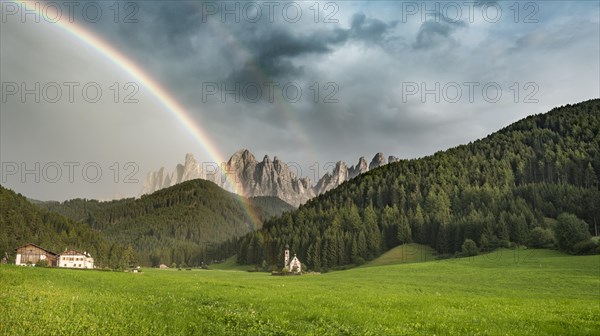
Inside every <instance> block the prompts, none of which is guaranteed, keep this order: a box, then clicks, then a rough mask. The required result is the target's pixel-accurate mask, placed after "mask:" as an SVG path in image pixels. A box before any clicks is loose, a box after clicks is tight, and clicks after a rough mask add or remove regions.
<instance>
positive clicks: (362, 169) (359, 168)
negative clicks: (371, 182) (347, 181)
mask: <svg viewBox="0 0 600 336" xmlns="http://www.w3.org/2000/svg"><path fill="white" fill-rule="evenodd" d="M368 170H369V166H368V165H367V160H365V157H364V156H361V157H360V159H358V164H356V166H352V167H350V169H349V171H348V178H353V177H356V176H358V175H360V174H362V173H366V172H367V171H368Z"/></svg>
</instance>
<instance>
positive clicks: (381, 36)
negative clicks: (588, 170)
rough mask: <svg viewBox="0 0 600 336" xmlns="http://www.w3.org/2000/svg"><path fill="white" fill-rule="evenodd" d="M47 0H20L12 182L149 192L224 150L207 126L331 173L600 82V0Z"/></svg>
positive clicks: (498, 123) (32, 193)
mask: <svg viewBox="0 0 600 336" xmlns="http://www.w3.org/2000/svg"><path fill="white" fill-rule="evenodd" d="M34 6H38V7H36V8H37V9H38V11H39V12H41V13H42V14H41V15H40V14H35V13H34V12H28V11H26V8H24V6H23V5H22V4H20V3H13V2H8V1H4V0H3V1H2V8H1V14H2V22H1V29H0V33H1V36H0V37H1V39H0V41H1V51H0V56H1V60H0V70H1V71H0V79H1V82H2V101H1V111H0V131H1V133H0V141H1V143H0V156H1V157H0V159H1V161H2V181H1V182H0V184H2V185H3V186H6V187H8V188H11V189H14V190H16V191H17V192H20V193H22V194H24V195H26V196H28V197H31V198H36V199H41V200H50V199H54V200H64V199H70V198H75V197H85V198H99V199H111V198H114V197H121V196H132V195H137V194H138V192H139V191H140V190H141V188H142V183H143V180H144V178H145V175H146V173H147V172H148V171H153V170H157V169H158V168H160V167H161V166H166V167H168V168H169V170H171V169H172V168H173V167H174V166H175V165H176V164H177V163H180V162H183V160H184V156H185V154H186V153H193V154H194V156H195V157H196V158H197V159H198V160H199V161H204V162H212V161H213V160H214V157H213V156H211V154H210V151H208V150H207V149H206V143H202V142H201V141H198V140H197V138H196V137H195V136H194V134H193V132H191V131H190V126H191V127H192V128H195V129H199V130H200V132H202V133H204V135H205V136H206V138H208V139H210V142H211V143H212V144H213V145H214V148H215V150H216V152H217V153H218V154H219V155H220V156H222V157H224V158H228V157H229V156H230V155H231V154H232V153H233V152H235V151H236V150H238V149H240V148H247V149H249V150H251V151H252V152H253V153H254V154H255V156H256V157H257V158H258V159H262V157H263V155H265V154H268V155H269V156H271V157H273V156H274V155H277V156H278V157H279V158H280V159H281V160H283V161H287V162H293V163H295V164H298V165H299V166H300V167H302V172H301V174H302V175H303V176H309V177H311V178H312V179H313V180H314V179H315V174H316V171H315V167H316V166H315V165H314V163H315V162H316V163H317V166H318V167H319V174H322V173H323V170H324V169H327V168H328V167H327V164H328V163H329V162H332V161H338V160H344V161H346V163H347V164H348V165H349V166H350V165H353V164H355V163H356V162H357V161H358V158H359V157H360V156H365V157H367V160H370V159H371V158H372V157H373V155H374V154H375V153H377V152H383V153H384V154H385V155H386V156H388V155H395V156H398V157H401V158H414V157H420V156H424V155H429V154H432V153H434V152H436V151H438V150H443V149H447V148H449V147H452V146H455V145H458V144H463V143H468V142H470V141H472V140H475V139H478V138H481V137H484V136H486V135H488V134H490V133H492V132H494V131H496V130H498V129H500V128H502V127H504V126H506V125H508V124H510V123H512V122H514V121H517V120H519V119H521V118H523V117H525V116H527V115H530V114H536V113H543V112H546V111H548V110H550V109H551V108H553V107H555V106H560V105H564V104H569V103H576V102H580V101H583V100H588V99H591V98H597V97H599V96H600V92H599V91H600V84H599V76H600V69H599V63H600V52H599V49H600V48H599V47H600V25H599V17H600V7H599V3H598V2H597V1H531V2H519V3H518V4H517V5H515V2H514V1H510V2H502V1H500V2H495V1H486V2H481V3H479V4H477V6H472V5H471V3H470V2H460V1H459V2H432V1H428V2H399V1H398V2H397V1H369V2H359V1H329V2H327V1H325V2H320V1H319V2H317V1H303V2H277V1H271V2H201V1H191V2H181V1H140V2H123V3H117V5H115V4H114V3H113V2H86V1H81V2H78V1H76V2H75V5H69V4H67V2H65V3H63V2H60V1H58V2H54V3H53V4H52V5H49V4H48V3H46V2H33V3H32V4H30V5H29V7H31V8H33V7H34ZM69 6H72V7H69ZM29 7H28V8H29ZM57 9H59V10H60V13H58V12H57ZM99 10H100V11H99ZM58 14H61V15H60V16H58ZM71 18H72V19H73V21H74V23H75V24H76V25H77V27H78V28H77V29H79V30H81V29H83V30H85V31H87V32H88V33H91V34H93V35H94V36H96V37H97V38H100V39H101V40H103V41H105V42H106V43H107V44H108V45H110V46H111V47H112V48H114V49H116V50H118V51H119V52H120V53H121V54H122V55H124V56H125V57H126V58H127V59H129V60H130V61H131V62H132V63H133V64H135V65H136V66H137V67H139V69H141V70H142V71H143V72H144V73H145V74H146V75H147V76H148V77H149V78H152V80H154V81H155V82H156V83H158V84H159V85H160V86H161V87H162V88H163V89H164V90H165V92H167V94H168V95H169V96H170V97H171V99H173V100H174V101H176V102H177V103H178V104H179V105H180V106H181V107H183V109H184V110H185V111H186V113H188V114H189V116H190V118H191V120H192V123H191V124H188V125H186V124H184V123H182V122H181V121H180V120H179V119H178V118H177V117H176V116H174V114H173V113H172V111H169V110H168V109H167V108H166V107H165V106H164V105H163V104H162V103H161V101H160V100H159V99H158V98H157V97H156V96H155V95H153V94H152V92H151V91H150V90H149V89H148V87H146V86H145V83H144V81H143V80H141V79H140V78H136V77H135V76H132V75H131V74H130V73H128V72H127V71H125V70H124V69H123V68H122V67H120V66H119V64H118V63H116V62H115V60H113V59H111V58H110V57H108V56H107V55H105V54H103V53H102V52H101V51H99V50H98V49H97V48H96V47H94V46H93V45H90V44H88V43H86V42H84V41H82V40H80V39H79V38H78V37H77V36H76V35H74V34H73V33H72V32H71V31H70V30H71V28H69V27H70V24H69V21H70V19H71ZM36 21H37V22H36ZM115 83H116V84H115ZM98 89H100V90H101V95H97V91H98ZM59 91H60V95H58V94H57V93H58V92H59ZM36 99H37V100H39V102H38V101H36ZM223 100H225V101H223ZM311 167H312V168H311ZM136 181H137V182H136Z"/></svg>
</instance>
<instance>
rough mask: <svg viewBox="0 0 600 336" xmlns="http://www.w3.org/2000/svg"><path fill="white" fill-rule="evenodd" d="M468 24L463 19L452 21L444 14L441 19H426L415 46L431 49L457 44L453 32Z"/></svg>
mask: <svg viewBox="0 0 600 336" xmlns="http://www.w3.org/2000/svg"><path fill="white" fill-rule="evenodd" d="M440 15H441V14H440ZM466 26H467V25H466V23H465V22H463V21H456V22H452V21H450V20H448V19H447V18H445V17H444V16H442V19H441V20H439V21H425V22H423V23H422V24H421V27H420V28H419V32H418V33H417V37H416V41H415V43H414V44H413V47H414V48H415V49H430V48H433V47H436V46H439V45H442V44H448V43H449V44H450V45H455V44H456V43H457V42H456V40H454V38H453V37H452V34H453V33H454V32H455V31H456V30H457V29H459V28H464V27H466Z"/></svg>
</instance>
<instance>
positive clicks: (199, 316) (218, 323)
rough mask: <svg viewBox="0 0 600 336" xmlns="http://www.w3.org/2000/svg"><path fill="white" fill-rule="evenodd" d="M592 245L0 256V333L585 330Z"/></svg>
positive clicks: (591, 311)
mask: <svg viewBox="0 0 600 336" xmlns="http://www.w3.org/2000/svg"><path fill="white" fill-rule="evenodd" d="M599 267H600V257H599V256H581V257H572V256H566V255H562V254H560V253H558V252H554V251H544V250H535V251H523V250H522V251H516V250H515V251H512V250H502V251H499V252H498V253H496V254H490V255H486V256H479V257H476V258H466V259H451V260H444V261H433V262H426V263H413V264H404V265H391V266H380V267H368V268H357V269H353V270H349V271H343V272H333V273H328V274H322V275H320V276H319V275H305V276H300V277H272V276H269V275H267V274H264V273H248V272H226V271H202V270H194V271H161V270H155V269H151V270H146V271H145V272H144V273H141V274H130V273H109V272H95V271H75V270H64V269H34V268H17V267H15V266H2V267H1V268H0V334H10V335H26V334H35V335H41V334H44V335H51V334H62V335H78V334H89V335H94V334H111V335H129V334H169V335H178V334H211V335H212V334H228V335H232V334H244V335H245V334H318V335H323V334H340V333H347V334H361V335H364V334H372V335H373V334H377V335H380V334H397V335H402V334H405V335H407V334H410V335H414V334H433V333H436V334H446V333H447V334H471V335H475V334H478V335H479V334H485V335H488V334H518V335H526V334H562V335H569V334H578V335H586V334H588V335H591V334H597V331H598V330H600V321H599V320H598V316H600V306H599V304H598V297H599V295H600V293H599V288H600V287H599V285H600V280H599V279H600V278H599V277H598V275H599V272H600V268H599Z"/></svg>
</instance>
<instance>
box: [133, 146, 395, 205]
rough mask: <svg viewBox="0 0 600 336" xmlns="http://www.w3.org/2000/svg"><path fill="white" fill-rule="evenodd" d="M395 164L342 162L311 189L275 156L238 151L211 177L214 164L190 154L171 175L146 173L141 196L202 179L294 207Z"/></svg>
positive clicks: (382, 160) (377, 158) (381, 160)
mask: <svg viewBox="0 0 600 336" xmlns="http://www.w3.org/2000/svg"><path fill="white" fill-rule="evenodd" d="M397 160H398V158H396V157H394V156H390V157H389V158H388V160H387V161H386V159H385V157H384V155H383V153H377V154H376V155H375V156H374V157H373V159H372V160H371V163H370V164H368V163H367V160H366V159H365V158H364V157H361V158H360V159H359V160H358V163H357V164H356V165H355V166H351V167H350V168H348V166H347V165H346V163H345V162H344V161H338V162H337V163H336V166H335V168H334V169H333V171H332V172H326V173H325V174H324V175H323V176H322V177H321V178H320V179H319V180H318V181H317V183H316V184H314V185H313V183H312V181H311V179H310V178H307V177H299V176H297V175H296V174H295V172H294V171H293V169H290V167H289V166H288V165H287V164H286V163H285V162H283V161H281V160H279V158H278V157H277V156H275V157H273V160H271V159H270V158H269V156H268V155H265V156H264V157H263V160H262V161H258V160H256V157H255V156H254V155H253V154H252V153H251V152H250V151H249V150H247V149H241V150H238V151H237V152H235V153H234V154H233V155H232V156H231V157H230V158H229V160H228V161H227V163H225V164H224V165H223V167H221V168H220V169H219V171H218V172H216V173H215V171H216V167H215V166H214V164H211V165H206V167H203V165H202V164H201V163H200V162H198V161H197V160H196V159H195V158H194V156H193V155H192V154H186V156H185V161H184V164H178V165H177V166H176V167H175V169H174V170H173V171H172V172H171V173H169V172H168V171H167V169H166V168H165V167H162V168H160V169H159V170H158V171H155V172H150V173H148V175H147V176H146V180H145V182H144V187H143V189H142V192H141V194H142V195H143V194H149V193H152V192H154V191H157V190H160V189H163V188H167V187H171V186H174V185H176V184H179V183H181V182H185V181H189V180H193V179H204V180H209V181H211V182H214V183H215V184H217V185H218V186H220V187H221V188H223V189H226V190H228V191H231V192H235V193H238V194H243V195H246V196H248V197H257V196H272V197H278V198H280V199H281V200H283V201H285V202H287V203H289V204H291V205H293V206H295V207H298V206H300V205H301V204H304V203H306V201H308V200H309V199H311V198H313V197H315V196H318V195H320V194H323V193H325V192H327V191H329V190H331V189H333V188H336V187H337V186H339V185H340V184H342V183H344V182H345V181H348V180H349V179H351V178H354V177H356V176H358V175H360V174H362V173H365V172H367V171H369V170H371V169H374V168H377V167H380V166H383V165H385V164H387V162H388V161H389V162H394V161H397ZM203 168H204V169H203Z"/></svg>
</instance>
